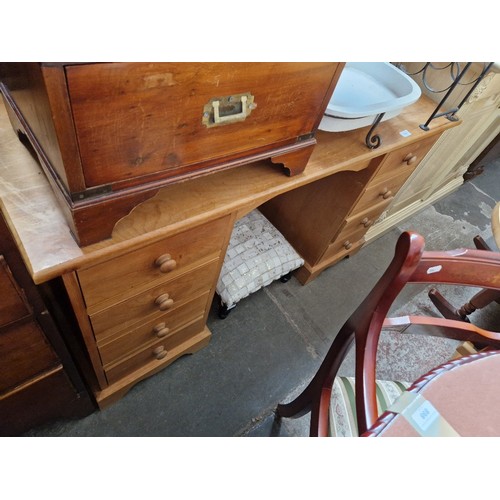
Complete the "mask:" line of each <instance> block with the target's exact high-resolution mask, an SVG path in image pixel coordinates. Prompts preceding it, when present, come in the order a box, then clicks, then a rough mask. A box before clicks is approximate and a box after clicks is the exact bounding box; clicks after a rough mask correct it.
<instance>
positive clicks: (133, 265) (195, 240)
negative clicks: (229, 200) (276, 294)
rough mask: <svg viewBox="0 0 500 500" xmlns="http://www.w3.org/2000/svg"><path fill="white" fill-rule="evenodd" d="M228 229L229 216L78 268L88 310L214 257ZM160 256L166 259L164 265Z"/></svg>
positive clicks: (177, 274) (134, 292) (152, 284)
mask: <svg viewBox="0 0 500 500" xmlns="http://www.w3.org/2000/svg"><path fill="white" fill-rule="evenodd" d="M227 230H228V217H224V218H222V219H218V220H215V221H212V222H209V223H207V224H205V225H202V226H199V227H196V228H194V229H191V230H189V231H185V232H182V233H179V234H177V235H175V236H171V237H169V238H166V239H165V240H162V241H159V242H156V243H153V244H152V245H148V246H146V247H144V248H141V249H139V250H136V251H134V252H130V253H127V254H124V255H121V256H119V257H116V258H114V259H111V260H109V261H107V262H104V263H102V264H98V265H95V266H93V267H90V268H87V269H83V270H80V271H78V278H79V280H80V286H81V289H82V292H83V296H84V298H85V302H86V304H87V307H88V308H89V312H90V313H92V311H96V310H98V309H99V308H104V307H106V304H109V303H113V302H116V298H115V297H117V296H119V297H120V299H125V298H128V297H131V296H132V295H135V294H137V293H138V292H140V291H141V290H142V289H146V288H150V287H152V286H154V285H155V284H159V283H162V282H166V281H169V280H171V279H175V278H176V277H177V276H179V275H180V274H183V273H186V272H187V271H189V270H190V269H192V268H193V267H195V266H197V265H199V264H200V263H202V262H208V261H210V260H213V259H214V258H215V257H217V256H218V255H219V253H220V249H221V247H222V241H223V238H224V235H225V233H226V232H227ZM159 259H163V260H160V262H163V266H161V265H160V262H158V260H159ZM110 301H111V302H110Z"/></svg>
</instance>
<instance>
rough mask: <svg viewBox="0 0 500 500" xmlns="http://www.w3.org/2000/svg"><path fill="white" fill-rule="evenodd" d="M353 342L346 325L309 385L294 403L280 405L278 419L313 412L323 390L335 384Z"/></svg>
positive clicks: (277, 411) (349, 329)
mask: <svg viewBox="0 0 500 500" xmlns="http://www.w3.org/2000/svg"><path fill="white" fill-rule="evenodd" d="M353 340H354V332H353V330H352V328H350V327H349V326H347V323H346V324H345V325H344V326H343V327H342V328H341V329H340V331H339V333H338V334H337V336H336V337H335V339H334V341H333V343H332V345H331V346H330V349H329V350H328V353H327V355H326V357H325V359H324V360H323V362H322V363H321V366H320V367H319V369H318V371H317V372H316V374H315V375H314V377H313V379H312V380H311V382H309V385H308V386H307V387H306V388H305V389H304V390H303V391H302V392H301V393H300V394H299V395H298V396H297V397H296V398H295V399H294V400H293V401H290V402H289V403H285V404H279V405H278V407H277V408H276V414H277V416H278V417H286V418H291V417H292V418H298V417H301V416H303V415H305V414H306V413H308V412H309V411H311V405H312V404H315V401H316V400H318V398H319V397H320V395H321V392H322V389H323V388H324V387H325V386H329V385H330V381H331V382H332V384H333V379H334V378H335V375H336V374H337V372H338V369H339V367H340V365H341V363H342V361H343V360H344V358H345V356H346V354H347V353H348V352H349V349H350V347H351V345H352V343H353Z"/></svg>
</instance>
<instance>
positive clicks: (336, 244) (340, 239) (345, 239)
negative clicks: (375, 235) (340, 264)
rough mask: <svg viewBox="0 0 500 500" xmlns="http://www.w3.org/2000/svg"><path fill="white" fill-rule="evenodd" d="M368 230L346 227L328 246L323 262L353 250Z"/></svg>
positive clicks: (360, 227) (362, 227)
mask: <svg viewBox="0 0 500 500" xmlns="http://www.w3.org/2000/svg"><path fill="white" fill-rule="evenodd" d="M366 231H367V229H366V228H365V227H364V226H360V225H358V226H347V225H345V226H344V229H343V230H342V231H341V232H340V234H339V235H338V236H337V237H336V238H335V240H334V241H333V242H332V243H330V245H328V248H327V249H326V251H325V253H324V255H323V257H322V260H324V259H328V258H330V257H332V256H333V255H335V254H336V253H338V252H341V251H347V250H351V249H352V248H353V247H354V246H355V244H356V242H357V241H359V240H360V239H361V238H362V237H363V236H364V234H365V233H366Z"/></svg>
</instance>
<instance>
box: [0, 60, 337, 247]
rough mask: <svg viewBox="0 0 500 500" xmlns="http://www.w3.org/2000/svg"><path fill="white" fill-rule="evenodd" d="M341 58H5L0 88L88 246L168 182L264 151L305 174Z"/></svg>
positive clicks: (82, 243) (258, 157)
mask: <svg viewBox="0 0 500 500" xmlns="http://www.w3.org/2000/svg"><path fill="white" fill-rule="evenodd" d="M343 66H344V63H338V62H222V63H221V62H202V63H199V62H198V63H196V62H195V63H190V62H187V63H186V62H185V63H182V62H161V63H148V62H134V63H124V62H119V63H112V62H110V63H85V64H71V63H59V64H58V63H4V64H0V80H1V81H0V90H1V93H2V94H3V95H4V99H5V101H6V103H7V105H8V107H9V109H10V110H11V112H10V113H9V117H10V118H11V121H12V124H13V126H14V128H15V129H16V131H20V132H21V134H23V135H24V136H25V137H26V138H27V139H28V140H29V141H30V142H31V143H32V145H33V147H34V149H35V150H36V151H43V152H44V154H43V155H40V161H41V164H42V167H43V169H44V170H45V172H46V173H47V174H48V175H49V176H50V178H52V179H54V180H55V182H54V183H53V185H52V187H53V188H54V189H55V190H57V191H58V192H57V194H58V200H59V202H60V203H61V204H63V213H64V215H65V217H66V218H67V220H68V223H69V224H70V226H71V229H72V232H73V234H74V235H75V237H76V238H77V240H78V242H79V244H80V246H87V245H89V244H92V243H95V242H97V241H100V240H102V239H105V238H107V237H109V235H110V233H111V231H112V229H113V226H114V225H115V223H116V222H117V221H118V220H119V219H121V218H122V217H124V216H125V215H127V214H128V213H129V212H130V210H131V209H132V208H133V207H135V206H136V205H137V204H138V203H141V202H143V201H144V200H145V199H147V198H150V197H151V196H153V195H154V194H156V193H157V191H158V189H159V188H161V187H162V186H165V185H167V184H169V183H172V182H179V181H182V180H186V179H189V178H192V177H194V176H200V175H203V174H208V173H212V172H216V171H219V170H221V169H227V168H233V167H238V166H240V165H243V164H248V163H252V162H255V161H259V160H263V159H271V160H272V161H275V162H277V163H280V164H283V165H284V166H285V167H286V168H287V169H288V173H289V174H290V175H295V174H298V173H300V172H302V171H303V170H304V168H305V166H306V164H307V162H308V160H309V157H310V155H311V153H312V151H313V148H314V146H315V144H316V139H315V137H314V136H315V133H316V130H317V127H318V125H319V122H320V121H321V117H322V115H323V112H324V110H325V108H326V106H327V104H328V102H329V100H330V97H331V95H332V92H333V90H334V88H335V85H336V83H337V80H338V78H339V76H340V73H341V71H342V68H343ZM217 110H218V111H217ZM96 220H97V221H98V224H96Z"/></svg>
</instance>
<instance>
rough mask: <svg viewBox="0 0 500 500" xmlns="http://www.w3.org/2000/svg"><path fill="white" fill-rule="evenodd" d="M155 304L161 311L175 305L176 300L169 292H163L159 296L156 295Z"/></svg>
mask: <svg viewBox="0 0 500 500" xmlns="http://www.w3.org/2000/svg"><path fill="white" fill-rule="evenodd" d="M155 304H156V305H157V306H158V307H159V308H160V311H166V310H167V309H170V308H171V307H172V306H173V305H174V301H173V300H172V299H171V298H170V296H169V295H168V293H162V294H161V295H160V296H159V297H156V300H155Z"/></svg>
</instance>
